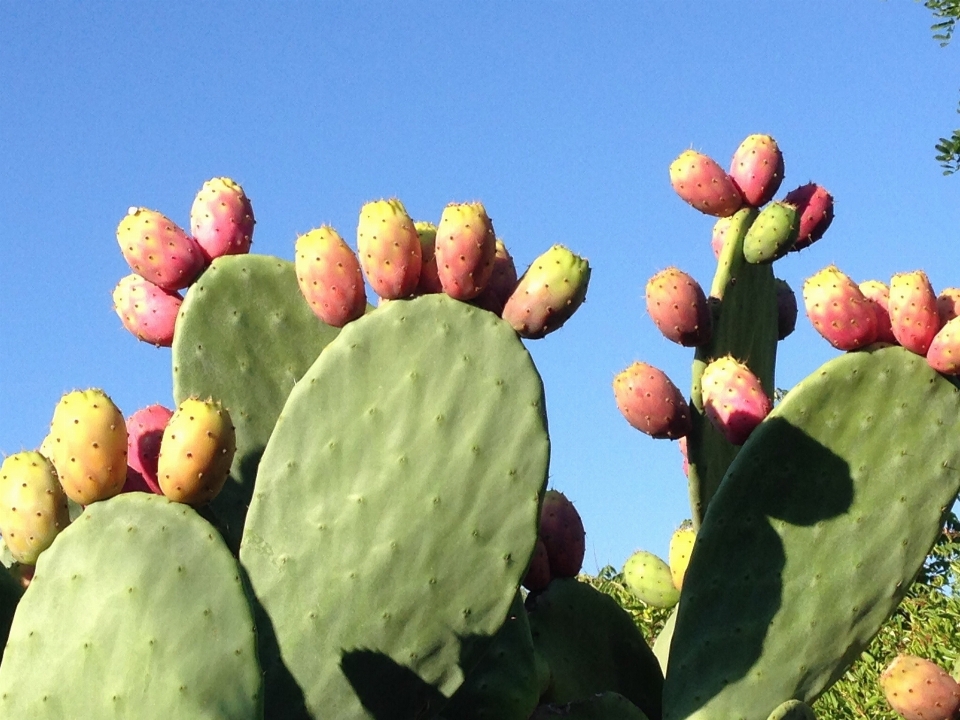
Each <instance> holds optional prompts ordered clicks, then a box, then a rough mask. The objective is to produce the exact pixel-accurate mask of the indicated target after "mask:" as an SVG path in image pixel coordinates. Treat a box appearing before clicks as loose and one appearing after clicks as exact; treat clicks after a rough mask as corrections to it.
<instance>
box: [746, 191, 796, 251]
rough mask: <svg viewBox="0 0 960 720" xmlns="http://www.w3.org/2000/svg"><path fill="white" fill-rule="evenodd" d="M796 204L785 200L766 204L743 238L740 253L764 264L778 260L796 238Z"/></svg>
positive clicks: (788, 249)
mask: <svg viewBox="0 0 960 720" xmlns="http://www.w3.org/2000/svg"><path fill="white" fill-rule="evenodd" d="M799 217H800V216H799V215H798V213H797V208H796V207H795V206H793V205H790V204H789V203H785V202H779V201H778V202H772V203H770V204H769V205H767V206H766V207H765V208H763V210H761V211H760V214H759V215H757V219H756V220H754V221H753V224H752V225H751V226H750V227H749V228H748V229H747V234H746V235H745V236H744V238H743V256H744V258H746V260H747V262H748V263H752V264H754V265H763V264H766V263H772V262H773V261H774V260H779V259H780V258H782V257H783V256H784V255H786V254H787V253H788V252H789V251H790V248H792V247H793V245H794V243H795V242H796V241H797V230H798V228H799Z"/></svg>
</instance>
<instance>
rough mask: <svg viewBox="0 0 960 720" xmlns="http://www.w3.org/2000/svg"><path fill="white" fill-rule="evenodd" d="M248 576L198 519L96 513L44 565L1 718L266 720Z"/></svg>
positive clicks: (169, 507) (115, 506)
mask: <svg viewBox="0 0 960 720" xmlns="http://www.w3.org/2000/svg"><path fill="white" fill-rule="evenodd" d="M261 683H262V681H261V674H260V665H259V663H258V661H257V644H256V633H255V630H254V626H253V617H252V613H251V610H250V605H249V603H248V600H247V596H246V594H245V592H244V588H243V584H242V581H241V579H240V569H239V567H238V565H237V563H236V560H234V558H233V557H232V556H231V555H230V552H229V550H228V549H227V547H226V545H224V543H223V540H222V539H221V538H220V536H219V535H218V534H217V532H216V531H215V530H214V529H213V528H212V527H211V526H210V525H209V524H208V523H207V522H206V521H204V520H202V519H201V518H200V517H199V516H198V515H197V514H196V512H195V511H194V510H192V509H191V508H189V507H187V506H186V505H181V504H178V503H172V502H170V501H169V500H167V499H166V498H163V497H160V496H158V495H151V494H147V493H126V494H123V495H118V496H117V497H115V498H112V499H110V500H107V501H104V502H99V503H94V504H92V505H90V506H88V507H87V509H86V510H85V511H84V513H83V515H81V516H80V518H79V519H78V520H77V521H76V522H74V523H73V524H72V525H70V526H68V527H67V528H66V529H64V531H63V532H62V533H60V535H59V536H57V539H56V540H55V541H54V542H53V544H52V545H51V546H50V547H49V548H48V549H47V550H46V551H44V553H43V554H42V555H41V556H40V559H39V561H38V562H37V568H36V574H35V575H34V578H33V580H32V582H31V583H30V586H29V587H28V588H27V591H26V592H25V593H24V595H23V598H22V599H21V600H20V605H19V607H18V609H17V613H16V615H15V617H14V621H13V627H12V628H11V630H10V639H9V642H8V644H7V648H6V652H5V654H4V657H3V662H2V664H0V717H4V718H30V719H31V720H46V719H48V718H49V719H50V720H53V719H54V718H56V719H57V720H59V719H61V718H98V720H109V719H110V718H141V719H143V720H149V719H150V718H159V719H163V720H169V719H170V718H178V719H184V720H192V719H193V718H198V719H199V718H204V720H213V719H214V718H217V719H223V720H256V719H258V718H262V717H263V707H262V702H263V701H262V698H263V692H262V684H261Z"/></svg>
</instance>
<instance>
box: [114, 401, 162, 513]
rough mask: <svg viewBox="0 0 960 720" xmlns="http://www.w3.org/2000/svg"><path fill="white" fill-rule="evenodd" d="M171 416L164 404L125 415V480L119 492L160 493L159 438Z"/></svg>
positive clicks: (149, 406) (150, 406) (160, 438)
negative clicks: (158, 469)
mask: <svg viewBox="0 0 960 720" xmlns="http://www.w3.org/2000/svg"><path fill="white" fill-rule="evenodd" d="M171 417H173V410H171V409H170V408H167V407H164V406H163V405H159V404H156V405H148V406H147V407H144V408H140V409H139V410H137V411H136V412H135V413H134V414H133V415H131V416H130V417H128V418H127V422H126V425H127V480H126V482H125V483H124V484H123V491H122V492H147V493H153V494H155V495H163V491H162V490H161V489H160V480H159V478H158V477H157V463H158V462H159V460H160V441H161V440H162V439H163V431H164V429H165V428H166V427H167V423H169V422H170V418H171Z"/></svg>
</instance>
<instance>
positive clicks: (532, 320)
mask: <svg viewBox="0 0 960 720" xmlns="http://www.w3.org/2000/svg"><path fill="white" fill-rule="evenodd" d="M589 284H590V263H589V262H588V261H587V259H586V258H583V257H580V256H579V255H577V254H576V253H574V252H572V251H570V250H569V249H568V248H566V247H564V246H563V245H554V246H553V247H551V248H550V249H549V250H547V251H546V252H545V253H543V254H542V255H540V256H539V257H538V258H537V259H536V260H534V261H533V262H532V263H531V264H530V267H528V268H527V271H526V272H525V273H524V274H523V277H522V278H520V281H519V282H518V283H517V287H516V289H515V290H514V291H513V293H512V294H511V295H510V297H509V298H508V299H507V302H506V303H505V304H504V306H503V315H502V317H503V319H504V320H506V321H507V322H508V323H509V324H510V326H511V327H513V329H514V330H516V331H517V334H518V335H520V337H523V338H529V339H532V340H533V339H539V338H542V337H545V336H546V335H548V334H549V333H552V332H554V331H555V330H558V329H559V328H560V327H561V326H563V324H564V323H566V322H567V320H569V319H570V318H571V317H572V316H573V314H574V313H575V312H576V311H577V310H578V309H579V307H580V306H581V305H582V304H583V302H584V300H586V298H587V287H588V286H589Z"/></svg>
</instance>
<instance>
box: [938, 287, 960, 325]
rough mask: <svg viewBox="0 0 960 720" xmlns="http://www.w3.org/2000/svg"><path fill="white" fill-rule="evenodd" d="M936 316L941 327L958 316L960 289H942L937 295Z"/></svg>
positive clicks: (959, 313)
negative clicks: (938, 317)
mask: <svg viewBox="0 0 960 720" xmlns="http://www.w3.org/2000/svg"><path fill="white" fill-rule="evenodd" d="M937 314H938V315H939V316H940V324H941V325H946V324H947V323H948V322H949V321H951V320H953V319H954V318H955V317H957V316H960V288H944V289H943V290H941V291H940V294H939V295H937Z"/></svg>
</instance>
